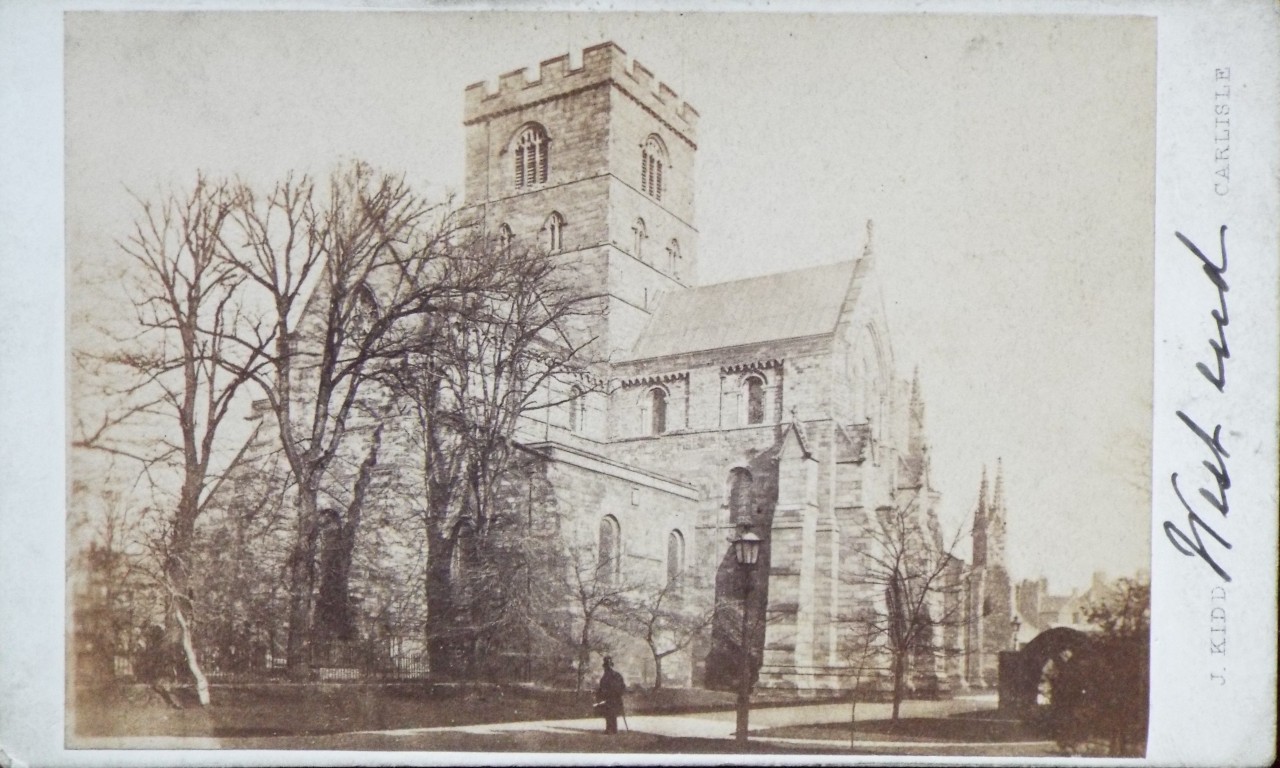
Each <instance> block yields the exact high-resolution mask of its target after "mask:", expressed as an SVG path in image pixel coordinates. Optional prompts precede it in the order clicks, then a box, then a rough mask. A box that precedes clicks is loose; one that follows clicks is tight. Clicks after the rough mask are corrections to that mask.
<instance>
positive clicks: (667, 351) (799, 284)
mask: <svg viewBox="0 0 1280 768" xmlns="http://www.w3.org/2000/svg"><path fill="white" fill-rule="evenodd" d="M855 264H856V262H853V261H842V262H838V263H835V264H827V265H824V266H820V267H810V268H808V269H797V270H793V271H791V272H779V273H777V274H773V275H764V276H761V277H751V278H746V279H744V280H733V281H731V282H727V283H714V284H712V285H705V286H701V287H697V288H690V289H688V290H683V291H676V292H674V293H669V294H666V295H665V296H663V298H662V301H661V303H660V304H659V305H658V308H657V310H656V311H655V312H654V313H653V316H652V317H651V318H650V319H649V324H648V325H647V326H646V327H645V329H644V332H643V333H641V335H640V338H639V339H638V340H637V341H636V345H635V347H634V348H633V349H632V350H631V355H630V358H629V359H632V360H641V359H647V358H654V357H665V356H667V355H679V354H684V353H687V352H700V351H703V350H711V349H723V348H725V347H736V346H741V345H744V344H756V343H760V342H765V341H775V340H782V339H795V338H802V337H805V336H816V335H819V334H824V333H832V332H834V331H835V329H836V322H837V321H838V320H839V319H840V310H841V308H842V307H843V305H844V301H845V297H846V296H847V295H848V292H849V285H850V282H851V281H852V279H853V272H854V265H855Z"/></svg>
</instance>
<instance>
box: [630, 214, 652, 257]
mask: <svg viewBox="0 0 1280 768" xmlns="http://www.w3.org/2000/svg"><path fill="white" fill-rule="evenodd" d="M631 235H632V242H631V255H632V256H635V257H636V258H637V259H642V258H643V253H644V241H645V239H646V238H647V237H649V230H648V228H647V227H645V225H644V219H636V223H634V224H632V225H631Z"/></svg>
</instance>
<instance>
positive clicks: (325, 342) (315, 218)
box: [224, 163, 480, 676]
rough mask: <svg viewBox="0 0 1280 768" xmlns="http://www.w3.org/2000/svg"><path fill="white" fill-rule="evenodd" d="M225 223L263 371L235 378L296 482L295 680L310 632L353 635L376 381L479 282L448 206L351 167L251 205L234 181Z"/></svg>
mask: <svg viewBox="0 0 1280 768" xmlns="http://www.w3.org/2000/svg"><path fill="white" fill-rule="evenodd" d="M236 218H237V222H238V224H239V226H240V228H241V229H242V230H243V233H244V238H245V243H246V245H245V247H244V248H243V249H237V250H233V251H229V252H228V253H226V254H225V255H224V261H225V263H226V264H227V265H228V266H229V267H230V268H232V269H233V270H234V272H235V274H237V275H240V276H241V277H242V278H243V279H244V280H245V282H246V286H247V287H249V288H251V289H252V291H253V295H254V299H255V301H256V302H257V303H258V305H259V306H260V307H261V308H262V309H261V312H260V315H259V321H258V322H257V323H256V324H254V325H253V326H251V327H250V328H248V329H246V331H245V332H243V333H241V334H239V335H238V336H237V341H238V342H239V344H240V345H241V346H242V347H243V348H245V349H248V350H255V351H260V353H261V354H264V355H265V356H266V360H267V365H265V366H263V367H261V368H259V369H256V370H246V369H243V368H237V369H235V370H236V371H237V373H240V374H241V375H247V376H249V377H250V378H252V380H253V381H254V382H256V383H257V384H258V385H259V387H260V388H261V390H262V393H263V395H264V397H265V398H266V400H267V403H268V405H269V408H270V410H271V412H272V414H273V416H274V420H275V424H276V428H277V429H278V431H279V438H280V445H281V449H282V451H283V454H284V457H285V460H286V462H287V464H288V466H289V469H290V472H291V473H292V475H293V478H294V480H295V482H296V494H295V514H296V537H295V541H294V545H293V548H292V552H291V556H290V561H289V577H288V578H289V602H290V605H289V611H288V614H289V615H288V622H289V629H288V651H287V654H288V663H289V667H290V670H291V672H292V673H293V674H296V675H301V676H305V675H306V674H308V671H309V659H308V653H309V646H310V640H311V635H312V632H313V631H319V632H320V633H321V634H325V635H330V636H337V637H340V638H346V637H348V636H349V635H350V633H351V631H352V619H351V606H350V600H349V594H348V579H349V576H350V571H349V565H350V559H351V554H352V551H353V548H354V546H355V541H356V538H357V536H358V532H359V528H360V522H361V517H362V513H363V508H364V504H365V501H366V498H367V495H368V493H369V488H370V485H371V483H372V482H373V478H374V469H375V468H376V467H377V465H378V461H379V453H380V450H381V447H382V439H383V435H384V427H385V417H386V416H387V415H388V409H387V405H386V399H387V393H386V391H385V389H384V388H383V387H381V386H380V384H379V380H378V373H379V372H380V371H381V370H382V369H383V368H384V367H385V366H386V365H388V364H389V363H391V362H394V361H398V360H400V359H402V358H403V357H404V356H406V355H408V354H411V353H413V352H415V351H418V350H420V349H421V344H422V338H423V337H422V334H421V333H420V332H419V328H420V327H421V325H422V323H423V322H424V321H425V320H426V318H428V317H432V316H436V315H444V314H447V313H449V312H450V311H452V308H453V307H454V306H455V305H456V304H457V303H458V302H459V301H460V299H461V297H464V296H469V295H473V294H474V293H475V291H476V288H475V283H476V282H477V281H478V279H479V277H480V275H479V274H478V273H477V270H476V269H474V267H473V265H470V264H469V263H468V262H467V261H466V260H465V259H464V258H461V256H460V254H458V253H457V252H456V249H455V241H456V239H457V237H458V235H459V232H461V231H462V230H463V226H462V224H461V223H460V220H459V218H458V217H457V216H455V215H453V214H452V213H451V212H450V211H449V209H448V206H447V205H435V206H433V205H429V204H428V203H426V202H425V201H423V200H422V199H420V198H419V197H417V196H416V195H415V194H414V193H413V192H412V191H411V190H410V189H409V187H408V186H407V185H406V183H405V182H404V180H403V179H402V178H399V177H394V176H390V175H386V174H379V173H376V172H374V171H373V170H372V169H370V168H369V167H368V166H366V165H364V164H362V163H355V164H352V165H351V166H349V167H348V168H346V169H345V170H343V171H341V172H338V173H335V174H334V176H333V177H332V178H331V179H330V180H329V183H328V185H327V189H324V190H320V189H317V188H316V185H315V184H314V183H313V182H312V181H311V179H310V178H308V177H302V178H300V179H295V178H292V177H290V178H288V179H286V180H285V181H283V182H281V183H279V184H277V185H276V187H275V188H274V189H273V190H272V192H271V193H270V194H269V195H267V196H265V197H261V198H260V197H258V196H257V195H256V194H255V193H254V192H253V190H252V189H250V188H249V187H247V186H242V187H241V188H240V190H239V205H238V207H237V209H236ZM322 547H323V548H324V549H325V550H326V551H327V552H328V555H327V558H326V559H325V560H324V562H323V563H321V566H320V570H321V573H322V574H323V576H324V578H322V579H321V581H322V583H321V585H320V594H319V601H317V600H316V597H315V591H316V586H317V584H316V582H317V576H318V574H317V556H318V552H319V551H320V548H322Z"/></svg>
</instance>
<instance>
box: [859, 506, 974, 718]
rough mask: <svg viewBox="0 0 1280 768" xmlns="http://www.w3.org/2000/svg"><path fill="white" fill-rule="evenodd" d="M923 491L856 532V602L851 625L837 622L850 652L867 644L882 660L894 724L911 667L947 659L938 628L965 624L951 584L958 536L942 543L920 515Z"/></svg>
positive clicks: (928, 518)
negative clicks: (846, 635)
mask: <svg viewBox="0 0 1280 768" xmlns="http://www.w3.org/2000/svg"><path fill="white" fill-rule="evenodd" d="M922 492H923V491H921V490H908V491H905V492H903V493H902V495H901V496H900V498H898V499H897V500H895V503H894V504H893V505H891V506H885V507H880V508H879V509H877V510H875V511H874V512H871V513H869V514H868V516H867V519H866V520H865V521H864V523H863V525H862V526H861V528H860V530H859V531H858V532H857V535H858V536H859V538H860V540H861V546H860V548H859V551H858V554H857V561H856V562H855V563H854V565H853V568H852V569H851V570H850V571H849V575H848V576H846V577H845V578H846V580H847V581H849V582H850V583H851V585H852V586H854V587H855V588H856V589H857V590H858V591H859V592H860V593H861V595H860V600H861V603H862V604H861V606H860V610H859V611H858V613H856V614H855V617H856V619H857V620H856V621H846V622H843V623H844V624H845V626H846V632H849V633H852V634H853V645H854V646H855V647H857V646H859V645H868V647H869V645H870V644H873V645H874V646H875V647H877V648H879V649H880V650H881V651H882V653H883V654H885V655H887V656H888V658H889V672H890V677H891V679H892V681H893V711H892V718H893V720H894V721H897V719H898V715H899V713H900V711H901V706H902V700H903V698H904V697H905V695H906V688H907V677H908V675H909V674H910V673H911V670H912V667H913V666H915V665H919V664H925V665H933V664H936V663H937V662H938V661H940V660H943V659H945V658H946V657H947V656H948V654H950V653H952V652H953V649H950V648H947V647H946V645H945V642H944V638H943V635H944V634H946V633H945V632H944V631H942V630H945V629H946V628H947V627H950V626H955V625H956V624H957V623H959V622H961V621H963V620H964V611H963V605H962V602H963V601H961V600H960V599H958V597H959V594H960V591H961V586H960V584H959V583H958V581H957V580H956V579H955V578H954V562H955V560H956V558H955V557H954V552H955V549H956V546H957V545H958V544H959V541H960V538H961V535H962V530H961V529H960V528H957V529H956V531H955V533H954V535H952V536H951V537H950V538H948V539H945V540H944V538H943V536H942V532H941V529H940V527H939V525H938V521H937V518H936V516H934V514H933V513H932V512H931V511H930V512H927V513H926V512H924V511H922V510H920V509H919V500H920V494H921V493H922Z"/></svg>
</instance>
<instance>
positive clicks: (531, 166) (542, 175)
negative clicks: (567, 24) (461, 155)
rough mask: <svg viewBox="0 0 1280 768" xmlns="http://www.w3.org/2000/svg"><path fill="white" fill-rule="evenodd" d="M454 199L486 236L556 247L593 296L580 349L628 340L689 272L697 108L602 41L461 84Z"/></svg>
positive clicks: (602, 348) (616, 347)
mask: <svg viewBox="0 0 1280 768" xmlns="http://www.w3.org/2000/svg"><path fill="white" fill-rule="evenodd" d="M463 122H464V124H465V126H466V143H467V160H466V194H465V202H466V204H467V205H468V206H470V207H475V208H478V209H480V210H481V211H482V214H483V221H484V226H485V227H486V230H487V232H488V233H490V236H491V237H495V238H498V239H499V240H500V241H510V242H512V243H514V244H515V245H516V246H518V247H532V248H540V249H545V250H550V251H552V252H555V253H560V254H563V258H564V262H565V264H566V265H568V266H570V267H572V268H574V269H575V270H576V271H577V273H578V274H577V275H575V284H576V285H578V286H580V288H581V290H582V291H583V292H584V294H583V295H584V296H588V297H591V298H592V299H593V300H594V301H597V302H599V303H598V305H596V306H594V307H591V309H592V310H598V311H594V312H591V313H590V314H591V315H592V316H591V317H590V318H589V319H586V320H584V321H583V328H582V329H581V331H582V332H583V333H584V334H586V338H594V339H595V342H594V344H593V346H592V348H591V350H590V357H591V359H594V360H596V361H605V360H608V359H611V358H613V357H616V356H617V353H618V352H621V351H626V350H630V349H631V347H632V345H633V344H634V343H635V340H636V338H637V336H638V335H639V333H640V331H641V329H642V328H643V327H644V325H645V322H646V321H647V320H648V318H649V316H650V314H651V313H652V311H653V309H654V307H655V305H656V303H657V300H658V298H659V297H660V296H661V295H662V294H663V293H666V292H669V291H674V290H679V289H681V288H682V287H684V286H687V285H691V284H693V282H694V280H695V276H696V264H697V250H698V249H697V245H698V243H697V236H698V232H697V229H696V228H695V227H694V153H695V152H696V151H697V143H696V142H697V136H696V128H697V122H698V113H697V112H696V111H695V110H694V109H693V108H692V107H691V106H689V105H688V104H687V103H685V102H683V101H681V100H680V99H679V98H678V97H677V96H676V94H675V92H674V91H672V90H671V89H670V88H669V87H667V86H666V85H665V84H662V83H659V82H658V81H657V80H656V79H655V78H654V76H653V74H652V73H651V72H650V71H649V70H647V69H645V68H644V67H643V66H641V64H640V63H639V62H634V63H629V62H628V59H627V56H626V52H625V51H623V50H622V49H621V48H619V47H618V46H617V45H615V44H613V43H604V44H601V45H597V46H593V47H591V48H587V49H586V50H584V51H583V53H582V62H581V65H580V66H577V67H573V66H571V64H570V60H569V56H568V55H564V56H560V57H557V58H554V59H549V60H547V61H544V62H542V63H541V65H540V66H539V67H538V71H537V72H536V73H526V71H525V70H523V69H520V70H516V71H513V72H508V73H507V74H504V75H502V76H501V77H499V79H498V82H497V87H496V89H493V88H490V87H489V86H488V85H487V84H486V83H477V84H475V85H472V86H470V87H468V88H467V90H466V105H465V111H464V118H463Z"/></svg>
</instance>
